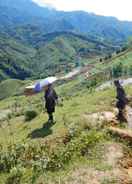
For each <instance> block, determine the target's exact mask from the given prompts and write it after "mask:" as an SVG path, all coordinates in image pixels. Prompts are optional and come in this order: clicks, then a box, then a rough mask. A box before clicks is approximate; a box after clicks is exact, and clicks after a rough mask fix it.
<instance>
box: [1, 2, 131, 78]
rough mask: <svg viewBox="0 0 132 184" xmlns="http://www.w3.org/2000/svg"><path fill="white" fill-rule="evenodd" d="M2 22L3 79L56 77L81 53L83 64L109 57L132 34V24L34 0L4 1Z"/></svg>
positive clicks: (70, 65) (73, 62)
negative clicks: (86, 60) (50, 5)
mask: <svg viewBox="0 0 132 184" xmlns="http://www.w3.org/2000/svg"><path fill="white" fill-rule="evenodd" d="M0 22H1V24H0V80H3V79H6V78H10V77H11V78H19V79H25V78H27V77H33V76H34V77H39V76H40V74H42V77H44V76H47V75H52V74H54V73H56V72H60V71H61V70H65V66H68V67H69V68H71V67H72V66H73V65H74V64H75V60H76V56H77V55H78V54H80V51H81V55H82V57H83V58H84V59H88V58H91V57H96V56H102V55H105V54H109V53H111V52H113V50H114V47H113V48H112V47H111V45H113V46H120V45H122V44H123V43H124V42H125V41H126V40H127V38H128V37H129V36H130V35H132V22H125V21H119V20H117V19H116V18H113V17H104V16H97V15H95V14H89V13H86V12H83V11H75V12H63V11H56V10H55V9H49V8H47V7H40V6H38V5H37V4H35V3H34V2H32V1H31V0H1V1H0ZM104 43H105V44H104ZM58 65H59V66H60V67H59V68H57V66H58ZM43 71H45V72H44V74H43Z"/></svg>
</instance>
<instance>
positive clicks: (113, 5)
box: [33, 0, 132, 21]
mask: <svg viewBox="0 0 132 184" xmlns="http://www.w3.org/2000/svg"><path fill="white" fill-rule="evenodd" d="M33 1H34V2H36V3H38V4H39V5H42V6H44V5H45V4H47V5H50V6H52V7H55V8H56V9H57V10H64V11H73V10H84V11H87V12H92V13H95V14H98V15H105V16H114V17H117V18H118V19H120V20H129V21H132V0H33Z"/></svg>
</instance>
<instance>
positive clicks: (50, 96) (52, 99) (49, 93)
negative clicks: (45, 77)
mask: <svg viewBox="0 0 132 184" xmlns="http://www.w3.org/2000/svg"><path fill="white" fill-rule="evenodd" d="M44 91H45V95H44V98H45V108H46V110H47V113H48V116H49V119H48V122H49V123H55V121H54V118H53V113H54V112H55V106H56V103H57V100H58V95H57V93H56V91H55V90H54V89H53V87H52V85H51V84H49V85H47V86H45V87H44Z"/></svg>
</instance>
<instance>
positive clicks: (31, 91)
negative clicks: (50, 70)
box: [25, 77, 57, 95]
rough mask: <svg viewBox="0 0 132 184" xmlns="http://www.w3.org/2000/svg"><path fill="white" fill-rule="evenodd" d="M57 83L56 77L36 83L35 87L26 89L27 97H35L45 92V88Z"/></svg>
mask: <svg viewBox="0 0 132 184" xmlns="http://www.w3.org/2000/svg"><path fill="white" fill-rule="evenodd" d="M55 81H57V78H56V77H48V78H45V79H42V80H40V81H38V82H36V83H35V84H34V85H31V86H27V87H26V88H25V95H34V94H36V93H39V92H41V91H42V90H43V88H44V87H45V86H47V85H49V84H52V83H54V82H55Z"/></svg>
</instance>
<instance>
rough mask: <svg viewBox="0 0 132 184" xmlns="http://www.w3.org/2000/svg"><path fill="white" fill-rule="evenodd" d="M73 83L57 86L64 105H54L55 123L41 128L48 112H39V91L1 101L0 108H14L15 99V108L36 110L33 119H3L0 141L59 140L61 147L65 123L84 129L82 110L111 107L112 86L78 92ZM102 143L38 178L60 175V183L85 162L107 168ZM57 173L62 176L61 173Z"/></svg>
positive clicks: (52, 143) (53, 143) (54, 142)
mask: <svg viewBox="0 0 132 184" xmlns="http://www.w3.org/2000/svg"><path fill="white" fill-rule="evenodd" d="M75 85H76V81H75V82H73V81H72V82H70V83H68V84H66V85H63V86H60V87H57V92H58V94H59V95H60V96H61V95H62V94H63V95H64V94H65V96H64V102H63V104H64V106H63V107H57V110H56V113H55V116H56V122H57V123H56V124H55V125H54V126H53V127H49V128H48V127H47V128H43V125H44V124H45V123H46V121H47V115H46V113H43V112H42V101H41V97H42V96H43V95H42V94H40V95H38V96H34V97H29V98H26V97H24V96H22V97H17V98H14V97H12V98H8V99H5V100H3V101H1V102H0V108H1V109H6V108H8V107H9V106H12V108H13V104H14V103H16V101H17V103H18V104H19V110H18V111H23V110H24V111H25V110H26V109H29V108H30V109H31V108H32V109H36V111H38V113H39V114H38V116H37V117H36V118H35V119H34V120H32V121H31V122H27V123H25V122H24V119H23V118H24V117H23V116H22V115H18V117H16V116H13V117H12V119H11V120H10V121H9V122H10V125H9V126H7V125H6V121H5V122H3V123H4V124H5V125H6V126H2V127H1V128H0V135H1V137H0V143H1V144H2V145H4V146H6V145H8V144H9V143H13V144H14V143H15V144H16V143H17V144H18V143H23V142H26V143H31V142H32V143H33V144H35V143H37V144H38V145H40V144H43V143H44V142H45V141H47V142H48V143H49V144H50V146H51V147H56V146H57V145H58V144H59V145H60V146H62V148H63V145H61V143H59V142H61V141H62V140H63V139H64V137H65V135H66V132H67V129H68V127H73V128H75V127H76V126H77V127H78V125H79V127H78V128H79V129H81V131H84V127H85V123H84V119H83V116H84V114H89V113H94V112H99V111H100V112H102V111H109V110H112V109H113V105H112V103H113V100H114V99H115V91H114V89H108V90H105V91H100V92H94V91H93V92H92V93H89V91H88V90H87V89H86V88H83V89H81V90H80V91H78V92H73V91H72V90H71V89H72V88H74V86H75ZM126 91H127V93H128V94H129V95H132V88H131V87H130V86H129V87H127V88H126ZM66 94H68V95H66ZM20 114H21V113H20ZM95 128H96V127H95ZM86 131H87V130H86ZM91 131H92V130H91ZM88 132H89V131H88ZM99 132H101V133H102V134H105V131H104V129H102V130H100V129H99ZM80 135H81V134H80ZM77 139H79V138H77ZM113 141H114V140H113V139H112V138H110V139H109V140H107V138H105V139H103V141H102V143H101V145H102V144H107V143H109V142H110V143H114V142H113ZM101 145H100V143H99V144H97V146H96V147H95V148H94V147H93V148H92V147H91V148H90V150H91V154H92V155H91V156H90V155H89V154H88V155H87V156H83V157H81V158H78V157H75V158H72V160H71V162H70V165H66V166H65V169H62V170H61V171H56V172H46V175H44V176H42V177H40V180H42V181H43V180H45V177H46V180H47V183H48V184H50V183H53V181H55V182H58V180H59V178H60V179H61V181H62V183H64V180H65V179H66V177H68V175H70V174H69V172H72V171H73V170H74V169H75V168H79V167H85V166H86V167H88V168H91V167H92V168H94V169H95V168H97V170H101V171H103V170H105V171H109V170H110V166H109V165H108V164H103V162H102V163H100V159H101V158H100V154H102V153H101V152H102V146H101ZM28 174H29V175H28ZM60 175H61V176H62V177H60ZM29 176H30V172H28V173H27V175H26V178H27V179H25V180H24V181H26V180H28V178H29ZM43 177H44V178H43ZM2 178H3V177H2V176H1V180H2ZM53 178H54V179H53ZM4 179H5V175H4ZM1 180H0V181H1ZM68 180H69V179H68ZM55 182H54V183H55ZM1 184H2V183H1Z"/></svg>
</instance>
